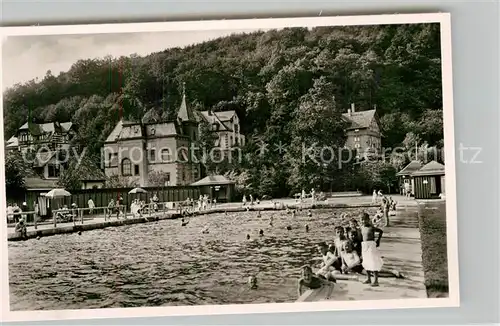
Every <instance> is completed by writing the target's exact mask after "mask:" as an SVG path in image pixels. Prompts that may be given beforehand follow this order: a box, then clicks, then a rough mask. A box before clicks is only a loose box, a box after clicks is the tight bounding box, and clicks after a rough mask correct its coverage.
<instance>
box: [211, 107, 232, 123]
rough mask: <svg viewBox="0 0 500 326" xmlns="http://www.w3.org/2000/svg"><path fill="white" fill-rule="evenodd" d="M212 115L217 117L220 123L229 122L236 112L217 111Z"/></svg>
mask: <svg viewBox="0 0 500 326" xmlns="http://www.w3.org/2000/svg"><path fill="white" fill-rule="evenodd" d="M214 113H215V115H216V116H217V118H219V120H220V121H222V122H225V121H229V120H231V119H232V118H233V117H234V116H235V115H236V111H234V110H229V111H218V112H214Z"/></svg>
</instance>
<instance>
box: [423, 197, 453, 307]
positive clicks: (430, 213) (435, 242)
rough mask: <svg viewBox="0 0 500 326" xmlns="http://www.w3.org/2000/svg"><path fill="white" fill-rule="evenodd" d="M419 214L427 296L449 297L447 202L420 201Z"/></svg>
mask: <svg viewBox="0 0 500 326" xmlns="http://www.w3.org/2000/svg"><path fill="white" fill-rule="evenodd" d="M418 215H419V218H418V219H419V228H420V236H421V241H422V265H423V267H424V276H425V286H426V288H427V296H428V297H429V298H442V297H448V259H447V244H446V207H445V203H444V202H443V201H439V202H432V203H430V202H426V203H420V204H419V214H418Z"/></svg>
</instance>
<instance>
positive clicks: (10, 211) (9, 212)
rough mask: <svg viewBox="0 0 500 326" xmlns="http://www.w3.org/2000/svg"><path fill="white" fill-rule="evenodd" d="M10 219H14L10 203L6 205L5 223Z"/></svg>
mask: <svg viewBox="0 0 500 326" xmlns="http://www.w3.org/2000/svg"><path fill="white" fill-rule="evenodd" d="M10 219H13V220H15V218H14V207H13V206H12V205H11V204H9V205H8V206H7V223H9V221H10Z"/></svg>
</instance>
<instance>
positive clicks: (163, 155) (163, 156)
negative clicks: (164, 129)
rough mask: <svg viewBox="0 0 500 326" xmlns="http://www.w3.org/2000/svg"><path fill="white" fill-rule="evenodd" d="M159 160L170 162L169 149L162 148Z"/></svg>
mask: <svg viewBox="0 0 500 326" xmlns="http://www.w3.org/2000/svg"><path fill="white" fill-rule="evenodd" d="M161 160H162V161H163V162H170V160H171V158H170V150H169V149H168V148H164V149H162V150H161Z"/></svg>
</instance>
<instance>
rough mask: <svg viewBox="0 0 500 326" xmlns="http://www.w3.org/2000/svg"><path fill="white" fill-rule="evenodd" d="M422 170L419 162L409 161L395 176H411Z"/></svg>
mask: <svg viewBox="0 0 500 326" xmlns="http://www.w3.org/2000/svg"><path fill="white" fill-rule="evenodd" d="M421 168H422V164H421V163H420V162H419V161H411V162H410V163H408V165H407V166H405V167H404V168H403V169H402V170H401V171H399V172H398V173H397V174H396V175H411V174H412V173H413V172H415V171H418V170H420V169H421Z"/></svg>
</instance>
